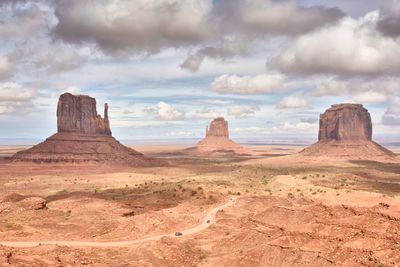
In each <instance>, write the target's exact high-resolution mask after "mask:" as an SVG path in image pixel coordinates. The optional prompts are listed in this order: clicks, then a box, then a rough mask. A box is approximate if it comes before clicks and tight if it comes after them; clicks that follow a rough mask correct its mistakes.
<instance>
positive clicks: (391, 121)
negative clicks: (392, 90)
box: [382, 97, 400, 126]
mask: <svg viewBox="0 0 400 267" xmlns="http://www.w3.org/2000/svg"><path fill="white" fill-rule="evenodd" d="M382 124H384V125H391V126H394V125H396V126H397V125H400V97H395V98H393V99H391V101H390V103H389V107H388V109H387V111H386V112H385V114H384V115H383V117H382Z"/></svg>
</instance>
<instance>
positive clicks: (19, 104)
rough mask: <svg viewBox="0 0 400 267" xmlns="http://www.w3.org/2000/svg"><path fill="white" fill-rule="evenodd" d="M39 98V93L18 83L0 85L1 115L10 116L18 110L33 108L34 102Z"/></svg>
mask: <svg viewBox="0 0 400 267" xmlns="http://www.w3.org/2000/svg"><path fill="white" fill-rule="evenodd" d="M36 96H37V91H36V90H35V89H32V88H25V87H24V86H22V85H21V84H17V83H2V84H0V114H1V115H4V114H9V113H12V112H14V111H16V110H17V108H18V109H19V110H20V111H22V110H26V109H29V108H31V107H32V103H31V102H32V100H33V99H34V98H35V97H36Z"/></svg>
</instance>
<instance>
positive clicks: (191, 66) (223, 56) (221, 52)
mask: <svg viewBox="0 0 400 267" xmlns="http://www.w3.org/2000/svg"><path fill="white" fill-rule="evenodd" d="M247 53H249V47H248V46H247V43H245V42H237V41H229V42H224V43H223V44H222V45H221V46H219V47H218V46H206V47H203V48H201V49H199V50H198V51H197V52H196V53H195V54H192V55H190V56H189V57H188V58H187V59H186V60H185V61H184V62H183V63H182V64H181V68H182V69H187V70H189V71H191V72H197V71H198V70H199V69H200V65H201V63H202V62H203V61H204V59H205V58H206V57H209V58H213V59H219V60H227V59H229V58H232V57H235V56H238V55H245V54H247Z"/></svg>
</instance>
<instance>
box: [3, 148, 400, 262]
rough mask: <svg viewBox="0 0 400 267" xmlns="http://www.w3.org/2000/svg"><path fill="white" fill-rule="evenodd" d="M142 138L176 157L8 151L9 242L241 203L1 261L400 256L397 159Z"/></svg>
mask: <svg viewBox="0 0 400 267" xmlns="http://www.w3.org/2000/svg"><path fill="white" fill-rule="evenodd" d="M135 148H139V149H141V150H143V151H145V152H146V154H147V155H149V156H156V157H159V158H163V159H166V160H168V161H169V163H170V165H171V166H169V167H157V168H135V169H131V168H126V167H107V166H105V165H103V166H96V165H82V164H80V165H72V167H71V165H54V164H53V165H45V164H30V163H18V164H10V163H9V161H7V160H5V159H3V160H2V161H1V163H0V184H1V186H0V199H2V201H1V203H0V214H1V216H0V240H1V241H94V242H111V241H124V240H138V239H143V238H146V237H149V236H155V235H160V234H164V233H165V234H168V233H171V232H172V233H174V232H175V231H182V230H185V229H188V228H191V227H194V226H196V225H199V224H200V223H201V222H202V220H203V218H204V216H206V214H207V212H208V211H209V210H211V209H212V208H214V207H217V206H220V205H223V204H224V203H226V202H227V201H228V200H229V198H230V197H232V196H238V199H237V202H236V203H234V204H233V205H232V206H230V207H227V208H225V209H223V211H220V212H218V213H217V215H216V221H215V223H211V225H210V227H208V228H207V229H204V230H202V231H200V232H198V233H195V234H193V235H183V236H181V237H174V236H168V237H163V238H161V239H160V240H156V241H150V242H141V243H140V242H139V243H138V244H135V245H131V246H125V247H94V248H93V247H69V246H63V245H58V246H57V245H41V246H38V247H33V248H11V247H6V246H2V247H0V266H109V265H113V266H293V265H297V266H299V265H301V266H332V265H352V266H362V265H366V266H396V265H400V244H399V240H400V198H399V197H398V195H399V193H400V164H399V163H397V162H388V161H386V162H374V161H361V160H354V161H346V162H344V161H337V160H336V161H332V160H330V161H329V160H327V159H324V158H314V159H313V158H308V157H301V156H298V155H289V156H284V155H285V154H293V153H294V152H297V151H299V150H300V149H301V148H300V147H290V146H287V147H278V146H275V147H263V146H257V147H252V149H254V150H256V152H257V154H258V155H259V156H255V157H231V158H217V157H200V156H198V157H195V156H192V157H189V156H180V153H179V151H181V149H182V147H181V146H178V145H176V146H169V147H165V146H164V147H163V146H147V147H146V146H141V147H140V146H139V147H137V146H135ZM174 148H175V149H176V152H171V150H172V151H173V149H174ZM19 149H21V147H18V146H16V147H11V146H8V147H2V148H1V152H2V153H3V154H2V155H3V156H7V155H10V154H12V153H13V152H15V150H19ZM167 150H168V151H169V152H168V153H166V151H167Z"/></svg>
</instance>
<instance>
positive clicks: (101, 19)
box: [52, 0, 344, 72]
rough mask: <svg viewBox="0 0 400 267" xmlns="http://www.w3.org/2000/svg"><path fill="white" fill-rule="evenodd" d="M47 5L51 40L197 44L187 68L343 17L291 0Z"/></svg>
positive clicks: (123, 49)
mask: <svg viewBox="0 0 400 267" xmlns="http://www.w3.org/2000/svg"><path fill="white" fill-rule="evenodd" d="M53 6H54V9H55V16H56V18H57V21H58V24H57V25H56V26H55V28H54V29H53V30H52V36H53V37H54V38H55V39H60V40H63V41H65V42H68V43H72V44H83V43H89V44H95V45H96V46H97V47H99V48H100V49H101V50H102V51H103V52H105V53H106V54H108V55H112V56H117V57H120V56H129V55H139V56H140V55H151V54H156V53H159V52H160V51H162V50H163V49H166V48H176V49H180V48H190V49H197V51H196V52H195V53H193V54H191V55H190V56H189V57H188V58H187V59H186V60H185V61H184V62H183V63H182V64H181V67H182V68H183V69H187V70H189V71H192V72H196V71H197V70H198V69H199V68H200V65H201V63H202V61H203V60H204V59H205V58H206V57H209V58H216V59H219V60H226V59H228V58H231V57H235V56H237V55H242V54H244V53H247V52H248V51H249V49H248V46H249V45H250V44H252V43H253V42H254V41H255V40H265V38H269V37H270V36H282V35H284V36H287V35H288V36H297V35H301V34H303V33H306V32H310V31H313V30H315V29H317V28H320V27H324V26H326V25H328V24H332V23H334V22H336V21H337V20H338V19H340V18H341V17H343V16H344V13H343V12H342V11H340V10H339V9H337V8H326V7H323V6H312V7H309V6H300V5H299V4H298V3H296V1H294V0H281V1H275V0H244V1H242V0H218V1H213V0H186V1H179V0H164V1H153V0H152V1H149V0H136V1H126V0H114V1H98V0H85V1H69V0H58V1H53Z"/></svg>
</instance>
